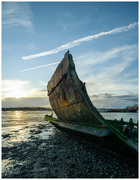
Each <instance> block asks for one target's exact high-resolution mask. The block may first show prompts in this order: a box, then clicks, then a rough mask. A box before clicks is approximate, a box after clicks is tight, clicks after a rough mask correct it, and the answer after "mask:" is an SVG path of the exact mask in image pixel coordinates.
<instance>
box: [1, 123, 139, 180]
mask: <svg viewBox="0 0 140 180" xmlns="http://www.w3.org/2000/svg"><path fill="white" fill-rule="evenodd" d="M24 128H25V129H26V130H27V131H28V132H29V136H28V137H27V139H26V140H25V141H24V140H22V141H15V142H14V143H12V144H10V145H7V146H3V148H2V177H3V178H138V167H137V166H136V165H135V164H137V162H136V160H135V159H131V160H130V161H128V160H127V159H126V158H124V157H123V156H121V155H119V154H117V153H115V152H112V151H111V150H109V149H106V148H105V147H102V146H100V145H98V144H93V143H91V142H87V141H86V140H83V139H81V138H80V137H77V136H74V135H72V134H68V133H66V132H63V131H59V130H58V129H56V128H55V127H53V126H52V125H50V124H49V123H48V122H46V124H44V123H41V124H38V125H33V126H25V127H24ZM50 131H51V133H50ZM47 132H48V134H47ZM16 133H17V134H16ZM19 133H20V132H19V131H17V132H14V134H15V136H16V135H17V136H18V135H19ZM11 136H12V135H11V134H3V140H5V141H8V140H9V141H10V138H12V137H11ZM45 136H46V138H45Z"/></svg>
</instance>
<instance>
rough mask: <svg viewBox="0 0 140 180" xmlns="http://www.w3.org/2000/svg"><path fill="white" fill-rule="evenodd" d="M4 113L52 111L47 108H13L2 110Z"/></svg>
mask: <svg viewBox="0 0 140 180" xmlns="http://www.w3.org/2000/svg"><path fill="white" fill-rule="evenodd" d="M2 111H52V109H51V108H45V107H13V108H2Z"/></svg>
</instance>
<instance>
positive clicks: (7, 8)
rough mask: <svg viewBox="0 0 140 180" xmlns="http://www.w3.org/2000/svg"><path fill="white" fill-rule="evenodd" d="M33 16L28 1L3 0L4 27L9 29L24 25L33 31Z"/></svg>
mask: <svg viewBox="0 0 140 180" xmlns="http://www.w3.org/2000/svg"><path fill="white" fill-rule="evenodd" d="M25 12H26V13H25ZM32 16H33V15H32V12H31V9H30V7H29V5H28V3H22V2H3V4H2V23H3V27H4V28H7V29H9V28H11V27H17V26H22V27H24V28H26V29H27V30H29V31H31V32H33V24H32V21H31V18H32Z"/></svg>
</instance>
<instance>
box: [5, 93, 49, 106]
mask: <svg viewBox="0 0 140 180" xmlns="http://www.w3.org/2000/svg"><path fill="white" fill-rule="evenodd" d="M32 106H34V107H39V106H43V107H50V106H49V98H48V97H47V96H46V97H23V98H20V99H16V98H6V99H4V100H3V101H2V107H3V108H8V107H32Z"/></svg>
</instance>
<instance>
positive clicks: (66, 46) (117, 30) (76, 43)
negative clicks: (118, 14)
mask: <svg viewBox="0 0 140 180" xmlns="http://www.w3.org/2000/svg"><path fill="white" fill-rule="evenodd" d="M137 24H138V23H137V22H134V23H132V24H129V25H128V26H123V27H119V28H115V29H113V30H110V31H107V32H101V33H98V34H95V35H91V36H87V37H84V38H80V39H77V40H75V41H72V42H70V43H67V44H64V45H61V46H59V47H57V48H55V49H52V50H50V51H46V52H41V53H38V54H34V55H30V56H24V57H22V59H24V60H29V59H33V58H37V57H41V56H47V55H51V54H55V53H58V52H59V51H63V50H66V49H70V48H73V47H75V46H79V45H80V44H81V43H82V42H86V41H91V40H93V39H97V38H99V37H101V36H105V35H110V34H116V33H121V32H127V31H129V30H131V29H133V28H135V27H136V25H137Z"/></svg>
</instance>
